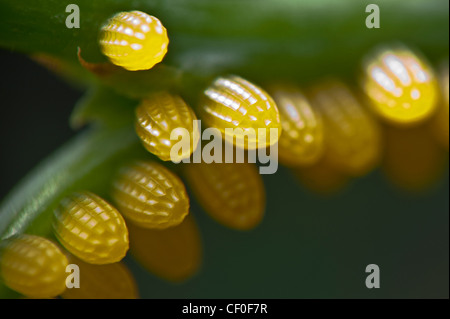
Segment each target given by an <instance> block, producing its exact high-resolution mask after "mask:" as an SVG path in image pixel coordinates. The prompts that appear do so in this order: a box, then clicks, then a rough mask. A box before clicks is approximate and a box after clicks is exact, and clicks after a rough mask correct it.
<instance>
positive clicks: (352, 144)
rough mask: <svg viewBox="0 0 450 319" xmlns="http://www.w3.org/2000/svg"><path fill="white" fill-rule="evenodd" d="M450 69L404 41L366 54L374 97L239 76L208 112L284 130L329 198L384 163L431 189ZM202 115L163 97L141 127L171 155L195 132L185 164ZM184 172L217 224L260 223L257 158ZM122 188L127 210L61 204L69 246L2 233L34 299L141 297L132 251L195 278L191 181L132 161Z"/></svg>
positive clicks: (334, 83) (162, 271) (214, 120)
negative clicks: (180, 136)
mask: <svg viewBox="0 0 450 319" xmlns="http://www.w3.org/2000/svg"><path fill="white" fill-rule="evenodd" d="M448 76H449V75H448V63H447V64H445V65H444V64H443V65H442V66H441V69H440V70H439V74H438V75H435V73H434V71H433V69H432V68H431V67H430V66H429V65H428V64H427V62H426V61H425V59H424V58H422V57H420V56H419V55H418V54H415V53H413V51H411V50H410V49H408V48H406V47H404V46H396V47H393V48H384V49H378V50H376V52H375V53H374V54H372V55H371V58H370V59H369V60H368V61H366V63H365V75H364V78H363V81H362V87H363V91H364V92H365V93H366V94H365V96H362V95H358V94H357V93H355V92H354V91H352V89H350V88H349V87H348V86H347V85H346V84H344V83H343V82H342V81H339V80H336V79H329V80H326V81H324V82H322V83H321V84H319V85H317V86H315V87H313V88H310V89H309V90H307V91H305V92H306V93H305V92H302V91H301V90H300V89H299V88H298V87H296V86H295V85H292V84H285V83H275V84H273V85H270V86H268V87H267V88H266V89H267V91H268V92H269V93H267V92H266V91H265V90H263V89H262V88H260V87H258V86H256V85H255V84H253V83H250V82H249V81H246V80H245V79H243V78H241V77H238V76H226V77H219V78H217V79H216V80H214V81H213V83H212V84H211V85H210V86H209V87H208V88H207V89H206V90H205V91H204V96H203V99H202V100H201V104H200V108H199V116H200V118H201V119H202V120H203V121H204V122H206V124H207V125H208V126H210V127H214V128H217V129H218V130H219V131H220V132H221V134H222V138H223V139H224V140H225V141H229V142H232V143H235V144H236V143H237V142H236V141H237V139H236V140H234V139H233V138H235V137H236V136H233V135H231V136H229V135H227V133H228V132H227V131H226V130H225V129H226V128H241V129H243V132H244V133H245V130H246V129H248V128H252V129H254V130H255V131H257V130H258V129H260V128H265V129H267V130H269V129H270V128H277V129H278V131H279V132H280V133H281V134H279V135H278V136H277V137H276V140H275V141H274V140H271V141H267V143H266V144H265V146H266V147H267V146H269V145H270V144H273V143H278V154H279V162H280V163H281V164H284V165H285V166H287V167H289V168H290V169H291V170H292V172H293V173H294V174H295V175H296V176H298V177H299V179H300V180H301V181H302V182H303V183H304V185H305V186H307V187H309V188H310V189H311V190H314V191H317V192H319V193H330V192H334V191H337V190H339V189H341V188H342V187H343V186H344V185H345V184H346V183H348V182H349V181H350V180H351V179H352V178H353V177H359V176H363V175H366V174H367V173H369V172H370V171H372V170H373V169H374V168H375V167H376V166H377V165H378V164H379V163H380V162H381V161H382V162H383V166H384V168H385V172H386V173H387V175H388V176H390V177H391V178H392V181H393V182H394V183H397V184H398V185H400V186H404V187H405V188H407V189H409V190H419V189H423V188H425V187H427V186H429V185H431V184H432V183H433V182H434V181H435V180H436V178H438V177H439V176H440V175H442V170H443V169H444V168H445V166H446V165H445V163H446V152H448V135H449V133H448V127H449V87H448ZM269 94H270V95H269ZM366 106H369V107H366ZM196 119H197V117H196V114H195V113H194V111H193V110H192V109H191V108H190V107H189V106H188V105H187V104H186V103H185V102H184V101H183V99H182V98H181V97H179V96H177V95H174V94H171V93H167V92H164V93H158V94H154V95H152V96H150V97H149V98H147V99H145V100H142V101H141V103H140V105H139V106H138V107H137V109H136V124H135V127H136V132H137V134H138V136H139V137H140V139H141V141H142V143H143V146H144V147H145V148H146V149H147V150H148V151H149V152H151V153H153V154H154V155H156V156H158V157H159V158H160V159H161V160H162V161H169V160H171V158H170V150H171V148H172V147H173V145H174V143H176V141H171V140H170V134H171V132H172V131H173V130H174V129H177V128H184V129H186V130H187V131H189V133H190V148H188V151H187V152H186V151H185V148H183V149H181V150H180V153H179V154H178V158H177V160H181V159H185V158H188V157H190V156H191V155H192V153H193V152H194V150H195V148H196V146H197V144H198V139H199V136H200V132H198V131H195V130H196V128H195V126H193V125H192V123H193V121H194V120H196ZM268 135H269V134H267V136H268ZM265 137H266V135H265V136H264V138H265ZM256 139H258V136H256ZM258 142H260V141H258ZM248 145H250V144H248ZM248 145H236V146H237V147H244V148H245V147H246V146H248ZM183 173H184V177H185V179H186V180H187V182H188V184H189V186H190V187H191V189H192V191H193V194H194V195H195V197H196V199H197V200H198V201H199V203H200V204H201V205H202V206H203V207H204V209H205V211H206V212H208V213H209V214H210V215H211V216H212V217H213V218H214V219H216V220H217V221H218V222H220V223H222V224H223V225H225V226H227V227H230V228H233V229H238V230H248V229H252V228H254V227H255V226H257V225H258V224H259V223H260V221H261V219H262V217H263V213H264V208H265V194H264V187H263V182H262V179H261V177H260V175H259V174H258V171H257V169H256V166H255V165H252V164H250V163H239V164H238V163H211V164H206V163H204V162H203V163H199V164H184V165H183ZM113 189H114V192H113V194H112V198H113V200H114V202H115V204H116V207H117V209H116V208H115V207H114V206H112V205H111V204H110V203H108V202H106V201H105V200H103V199H102V198H100V197H99V196H97V195H95V194H93V193H91V192H89V191H81V192H79V193H74V194H72V195H70V196H68V197H67V198H65V199H64V200H63V201H62V202H61V204H60V206H59V208H58V209H57V210H56V211H55V213H54V221H53V226H54V233H55V236H56V238H57V239H58V241H59V243H60V244H61V245H62V246H63V247H64V248H65V250H63V249H62V248H60V247H59V246H57V245H56V244H55V243H53V242H51V241H50V240H48V239H46V238H42V237H39V236H34V235H26V234H22V235H18V236H13V237H12V238H9V239H6V240H4V241H3V242H2V243H1V261H0V266H1V276H2V280H3V282H4V283H5V284H6V285H7V286H8V287H10V288H12V289H13V290H16V291H17V292H19V293H21V294H23V295H25V296H28V297H33V298H47V297H55V296H58V295H62V296H63V297H65V298H96V297H100V298H105V297H112V298H135V297H137V288H136V283H135V282H134V279H133V277H132V276H131V274H130V272H129V271H128V270H127V269H126V267H125V266H124V265H123V264H122V263H120V261H121V259H122V258H123V257H124V256H125V255H126V253H127V251H128V249H129V247H130V246H131V250H132V252H133V255H134V256H135V257H136V259H137V260H138V261H140V262H141V263H142V264H143V265H144V266H145V267H146V268H147V269H149V270H150V271H152V272H153V273H155V274H157V275H158V276H160V277H162V278H165V279H168V280H172V281H180V280H183V279H186V278H187V277H189V276H191V275H192V274H194V273H195V272H196V270H197V269H198V267H199V265H200V261H201V254H202V253H201V250H202V249H201V240H200V237H199V233H198V230H197V228H196V225H195V222H194V220H193V219H192V217H191V216H188V215H189V214H188V213H189V197H188V195H187V193H186V189H185V186H184V184H183V182H182V180H181V179H180V178H179V177H178V176H176V175H175V174H174V173H173V172H171V171H170V170H169V169H168V168H166V167H165V166H164V165H162V164H161V163H157V162H155V161H151V162H145V161H141V162H135V163H132V164H130V165H129V166H127V167H124V168H122V169H121V170H120V173H119V175H118V178H117V180H116V181H115V182H114V187H113ZM119 211H120V212H119ZM123 217H125V219H126V221H127V222H125V219H124V218H123ZM69 263H75V264H77V265H79V267H80V268H81V272H82V273H83V276H85V277H84V278H85V280H84V281H83V285H82V289H66V279H67V273H66V267H67V265H68V264H69Z"/></svg>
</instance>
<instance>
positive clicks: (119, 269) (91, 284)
mask: <svg viewBox="0 0 450 319" xmlns="http://www.w3.org/2000/svg"><path fill="white" fill-rule="evenodd" d="M69 260H70V263H71V264H75V265H77V266H78V267H79V275H80V286H79V288H75V287H73V288H67V289H66V291H65V292H64V293H63V294H62V297H63V298H64V299H136V298H138V297H139V296H138V290H137V285H136V281H135V280H134V277H133V275H132V274H131V272H130V271H129V270H128V268H127V267H126V266H125V265H124V264H123V263H113V264H108V265H92V264H88V263H85V262H83V261H82V260H80V259H78V258H75V257H73V256H71V257H70V259H69Z"/></svg>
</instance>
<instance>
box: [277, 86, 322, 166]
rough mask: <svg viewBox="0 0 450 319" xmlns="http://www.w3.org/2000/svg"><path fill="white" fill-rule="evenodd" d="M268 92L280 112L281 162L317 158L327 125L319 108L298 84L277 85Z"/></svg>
mask: <svg viewBox="0 0 450 319" xmlns="http://www.w3.org/2000/svg"><path fill="white" fill-rule="evenodd" d="M269 92H270V94H271V95H272V97H273V98H274V100H275V102H276V104H277V106H278V110H279V112H280V119H281V126H282V133H281V136H280V139H279V141H278V157H279V158H278V159H279V161H280V163H282V164H284V165H287V166H307V165H311V164H313V163H315V162H317V161H318V159H319V158H320V156H321V155H322V153H323V150H324V137H323V136H324V128H323V124H322V118H321V116H320V114H319V112H318V111H317V110H315V109H314V108H312V106H311V104H310V103H309V101H308V100H307V99H306V97H305V96H304V95H303V93H302V92H301V91H300V90H299V89H298V88H296V87H295V86H290V85H274V86H272V87H270V88H269Z"/></svg>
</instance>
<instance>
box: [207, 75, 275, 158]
mask: <svg viewBox="0 0 450 319" xmlns="http://www.w3.org/2000/svg"><path fill="white" fill-rule="evenodd" d="M200 103H201V104H200V109H199V116H200V117H201V118H202V120H203V121H204V122H205V123H206V125H208V126H210V127H214V128H217V129H218V130H219V131H220V132H221V134H222V137H223V138H224V139H225V140H226V141H228V142H229V143H231V144H234V145H236V146H237V147H240V148H245V149H257V148H265V147H267V146H269V145H273V144H275V143H276V142H277V141H278V139H279V137H280V134H281V123H280V115H279V113H278V109H277V106H276V104H275V102H274V101H273V99H272V98H271V97H270V96H269V94H267V93H266V92H265V91H264V90H262V89H261V88H259V87H257V86H256V85H254V84H252V83H250V82H248V81H246V80H244V79H243V78H240V77H238V76H227V77H219V78H217V79H215V80H214V81H213V83H212V84H211V85H210V86H209V87H208V88H207V89H206V90H205V91H204V94H203V98H202V100H201V102H200Z"/></svg>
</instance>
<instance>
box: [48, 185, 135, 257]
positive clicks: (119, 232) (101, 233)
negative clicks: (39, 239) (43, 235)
mask: <svg viewBox="0 0 450 319" xmlns="http://www.w3.org/2000/svg"><path fill="white" fill-rule="evenodd" d="M54 216H55V218H54V223H53V228H54V231H55V235H56V237H57V238H58V240H59V241H60V243H61V244H62V245H63V246H64V247H65V248H66V249H67V250H68V251H70V252H71V253H72V254H73V255H75V256H77V257H78V258H80V259H82V260H84V261H86V262H88V263H92V264H109V263H114V262H118V261H120V260H121V259H122V258H123V257H125V254H126V252H127V250H128V229H127V226H126V224H125V220H124V219H123V217H122V215H120V213H119V212H118V211H117V210H116V209H115V208H114V207H113V206H112V205H111V204H109V203H107V202H106V201H105V200H103V199H102V198H100V197H99V196H97V195H95V194H93V193H90V192H82V193H74V194H72V195H71V196H69V197H67V198H65V199H63V200H62V202H61V204H60V206H59V207H58V209H57V210H55V214H54Z"/></svg>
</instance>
